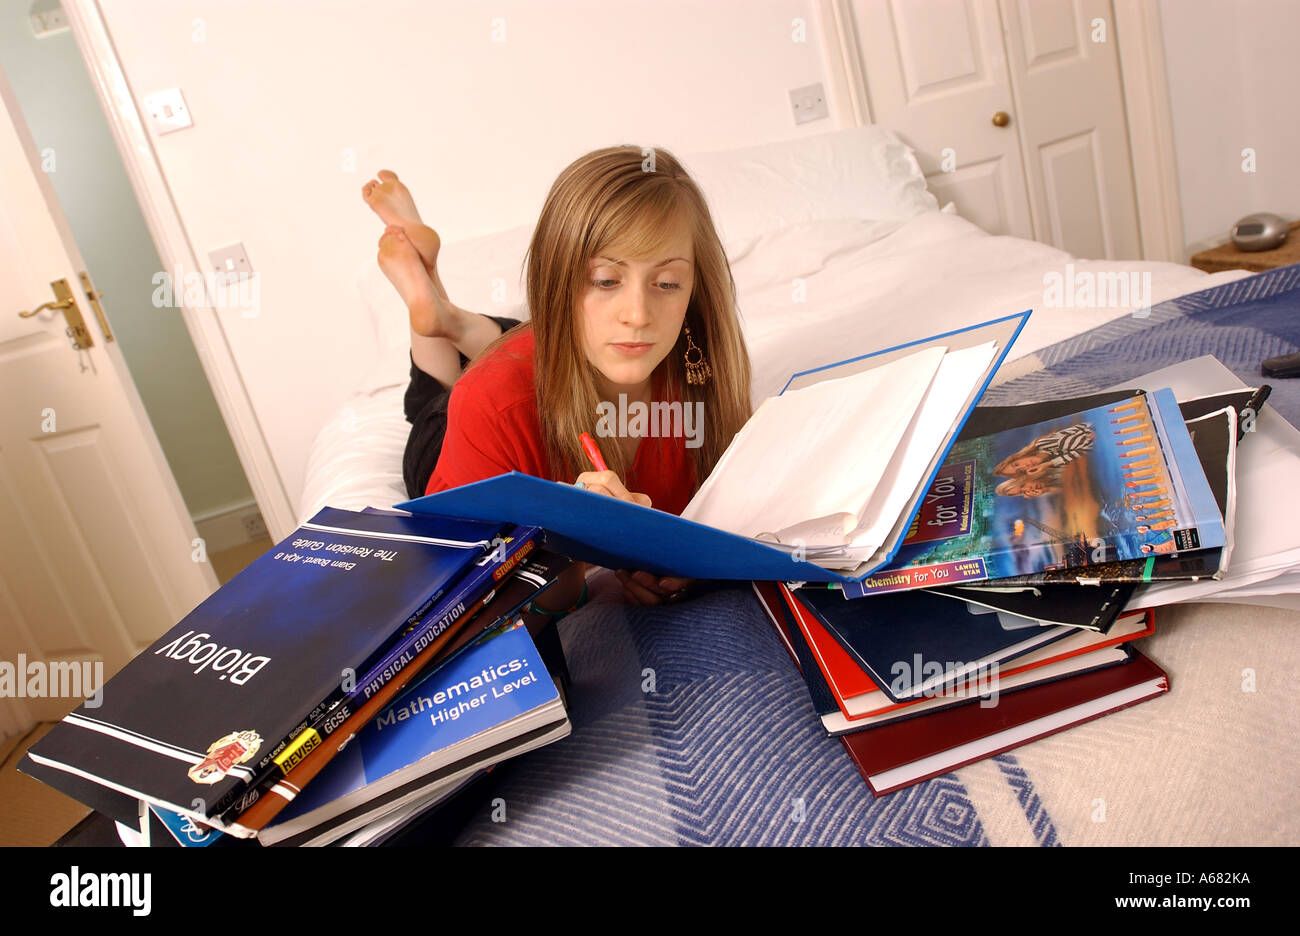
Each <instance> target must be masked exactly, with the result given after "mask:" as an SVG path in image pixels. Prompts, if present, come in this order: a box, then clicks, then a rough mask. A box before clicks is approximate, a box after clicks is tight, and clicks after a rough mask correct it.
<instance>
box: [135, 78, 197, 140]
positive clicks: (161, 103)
mask: <svg viewBox="0 0 1300 936" xmlns="http://www.w3.org/2000/svg"><path fill="white" fill-rule="evenodd" d="M144 108H145V110H146V111H147V112H148V114H149V125H150V126H151V127H153V132H154V133H155V134H157V135H158V136H162V135H163V134H165V133H174V132H175V131H177V130H184V129H185V128H186V127H192V126H194V118H192V117H191V116H190V109H189V108H188V107H186V106H185V96H184V95H183V94H181V89H180V88H168V89H167V90H166V91H155V92H154V93H153V94H150V95H147V96H146V97H145V99H144Z"/></svg>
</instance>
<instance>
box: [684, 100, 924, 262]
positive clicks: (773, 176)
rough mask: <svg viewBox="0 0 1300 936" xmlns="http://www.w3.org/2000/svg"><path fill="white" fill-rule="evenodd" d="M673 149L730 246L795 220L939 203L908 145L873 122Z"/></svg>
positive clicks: (875, 216)
mask: <svg viewBox="0 0 1300 936" xmlns="http://www.w3.org/2000/svg"><path fill="white" fill-rule="evenodd" d="M678 156H679V157H680V159H681V161H682V163H683V165H684V166H685V167H686V169H687V171H688V172H690V174H691V175H692V176H693V177H694V178H695V180H696V182H698V183H699V185H700V188H701V189H702V190H703V191H704V195H705V197H706V198H707V199H708V201H709V208H710V210H711V211H712V212H713V220H714V223H715V224H717V226H718V231H719V234H720V236H721V237H722V240H723V242H724V243H725V244H727V245H728V247H732V246H737V247H738V246H739V245H740V242H741V241H746V240H749V239H750V238H753V237H755V236H758V235H760V234H764V233H766V232H768V231H773V230H776V229H778V228H782V227H785V226H787V225H789V224H794V223H797V222H800V221H821V220H832V219H838V218H859V219H862V220H867V221H907V220H909V219H911V218H913V217H915V216H916V215H918V214H921V213H922V212H926V211H938V210H939V203H938V201H937V200H936V199H935V197H934V196H933V195H932V194H930V192H929V190H928V189H927V188H926V186H925V176H924V174H923V173H922V172H921V167H920V165H919V164H918V163H917V161H916V157H915V156H914V155H913V153H912V149H911V148H910V147H909V146H908V145H907V144H905V143H904V142H903V141H902V140H900V139H899V138H898V136H897V135H896V134H895V133H894V132H893V131H892V130H890V129H888V128H887V127H882V126H879V125H875V124H872V125H869V126H865V127H851V128H849V129H847V130H836V131H833V132H831V133H824V134H819V135H817V136H807V137H798V138H796V139H793V140H781V141H779V142H776V143H764V144H761V145H759V146H750V147H745V148H744V149H732V150H723V151H720V152H713V153H696V154H686V153H680V154H678ZM728 253H731V251H730V250H729V251H728Z"/></svg>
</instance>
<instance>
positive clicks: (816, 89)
mask: <svg viewBox="0 0 1300 936" xmlns="http://www.w3.org/2000/svg"><path fill="white" fill-rule="evenodd" d="M790 106H791V107H792V108H793V109H794V122H795V123H797V124H803V123H808V121H810V120H822V119H824V118H826V117H829V116H830V112H829V110H828V108H827V106H826V92H825V91H824V90H823V89H822V86H821V85H820V84H811V85H804V86H803V87H802V88H795V89H794V90H793V91H791V92H790Z"/></svg>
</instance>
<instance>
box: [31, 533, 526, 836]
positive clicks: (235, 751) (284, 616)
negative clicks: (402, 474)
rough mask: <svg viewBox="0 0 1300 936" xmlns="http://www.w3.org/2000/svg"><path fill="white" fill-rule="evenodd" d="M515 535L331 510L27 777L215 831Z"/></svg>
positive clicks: (241, 578)
mask: <svg viewBox="0 0 1300 936" xmlns="http://www.w3.org/2000/svg"><path fill="white" fill-rule="evenodd" d="M502 529H503V526H502V525H501V524H499V523H480V522H475V521H461V520H451V519H447V518H429V517H415V516H395V515H388V514H364V513H357V512H353V511H348V510H337V509H333V508H325V509H323V510H321V511H320V512H319V513H317V514H316V515H315V516H314V517H313V518H312V519H311V521H310V522H308V523H305V524H303V525H302V526H301V527H300V528H299V529H298V530H296V531H295V532H294V533H293V534H291V535H290V536H289V537H287V538H286V539H284V540H282V541H281V542H280V543H278V544H277V545H276V546H275V547H274V548H273V549H271V550H270V551H268V552H267V553H265V554H264V555H263V556H261V557H260V558H258V559H257V560H256V561H254V562H253V563H252V564H251V565H249V566H248V568H246V569H245V570H244V571H243V572H241V573H240V574H239V575H237V576H236V577H235V578H234V579H232V580H231V581H230V582H228V583H227V584H226V585H225V586H223V587H222V588H220V589H218V590H217V591H216V592H214V593H213V594H212V595H211V596H209V597H208V598H207V599H206V600H205V601H204V602H203V603H201V604H200V605H199V606H198V607H197V608H195V609H194V610H193V611H191V612H190V613H189V614H188V615H186V617H185V618H184V619H183V620H182V621H181V622H180V623H179V624H177V625H176V626H175V627H174V628H172V629H171V630H170V631H168V632H167V633H166V634H164V635H163V636H162V637H160V638H159V639H158V640H157V641H155V642H154V644H153V645H152V646H150V647H149V648H148V649H147V650H145V651H144V652H143V653H141V654H139V655H138V656H137V657H136V658H135V659H134V660H132V661H131V662H130V663H128V664H127V665H126V666H125V667H123V669H122V670H121V671H120V672H119V673H118V674H117V675H116V676H114V677H113V678H112V679H111V680H109V682H108V683H107V684H106V685H105V686H104V690H103V693H102V700H101V701H102V704H100V705H99V706H98V707H91V706H92V704H93V702H94V700H90V701H89V702H87V703H86V704H83V705H81V706H79V707H78V708H77V709H76V710H75V711H74V712H72V713H71V714H70V715H68V716H66V717H65V718H64V719H63V720H62V721H61V722H60V723H59V724H58V725H56V726H55V727H54V728H53V729H52V730H51V731H50V732H49V733H48V734H47V735H46V736H45V737H44V738H42V739H41V740H40V741H38V742H37V743H36V744H34V745H33V746H32V747H31V749H30V750H29V751H28V754H27V756H26V757H25V758H24V759H23V761H22V762H20V765H19V768H20V769H23V770H24V771H25V772H30V773H32V774H33V775H34V776H36V777H37V778H38V779H40V780H42V781H43V782H45V783H48V784H50V785H51V786H54V787H56V788H59V789H63V788H64V787H65V785H66V786H67V789H66V791H65V792H68V793H69V795H72V796H77V794H78V791H84V790H86V789H87V784H91V785H93V786H95V787H101V788H103V789H104V790H105V791H108V793H109V794H111V795H109V796H107V797H106V803H107V804H108V806H109V807H110V809H111V808H112V806H113V805H114V804H115V803H117V802H120V800H121V798H122V797H123V796H126V797H132V798H134V799H137V800H146V801H148V802H150V803H152V804H154V805H157V806H160V807H162V808H164V809H170V810H173V811H175V812H178V813H180V814H182V815H185V816H188V817H190V818H192V819H196V820H198V821H199V822H202V823H205V824H214V818H213V817H215V816H217V815H219V814H220V813H221V811H222V810H223V809H224V808H226V806H228V805H229V804H230V803H231V802H232V801H233V800H234V799H235V798H237V797H238V796H239V794H240V791H241V790H243V789H244V788H245V787H246V785H247V784H248V783H249V782H250V781H252V780H253V779H254V778H255V777H257V776H258V775H259V773H260V772H261V771H263V770H265V769H266V767H267V766H268V765H270V764H274V760H275V757H276V756H277V755H278V754H280V753H282V752H283V751H284V750H286V748H287V746H288V745H289V742H290V741H291V740H292V739H293V738H294V737H296V736H297V735H298V734H299V733H301V731H302V730H303V729H305V727H306V726H308V725H310V724H312V723H313V721H314V720H315V718H317V717H319V715H320V714H321V713H323V712H325V711H328V710H329V708H330V707H331V706H332V704H333V703H334V702H335V701H337V700H338V699H339V698H341V696H342V695H343V693H344V692H345V689H344V685H345V682H344V680H343V676H344V674H345V673H347V672H357V671H360V672H365V671H366V669H367V666H368V664H370V663H372V662H374V661H375V660H376V659H377V658H379V657H380V656H382V654H383V653H384V651H385V650H386V649H388V648H389V647H390V646H391V645H392V642H393V641H394V640H396V639H398V637H399V636H400V634H401V633H402V631H403V630H404V629H405V628H407V627H409V626H410V625H412V624H414V623H415V622H417V621H418V620H420V618H421V616H422V615H424V614H426V613H427V612H428V611H429V610H430V608H431V607H432V606H433V604H434V603H435V602H436V601H437V600H438V599H439V598H440V597H442V596H443V594H444V593H445V592H446V591H447V589H448V588H450V587H451V586H452V585H453V583H454V582H455V581H456V580H457V579H458V578H459V577H460V576H461V575H462V574H463V573H464V572H465V570H466V569H467V568H468V567H469V566H470V565H472V564H473V562H474V561H475V560H477V559H479V558H480V557H482V556H483V555H484V554H486V553H487V552H489V551H490V550H491V549H493V548H494V543H496V542H499V539H500V537H499V534H500V532H501V531H502ZM29 764H30V765H32V766H33V768H34V769H32V770H26V765H29ZM65 779H66V780H67V781H69V782H68V783H67V784H65V783H64V780H65ZM90 805H92V806H95V807H96V808H98V806H99V802H98V800H96V801H95V802H90ZM217 824H218V825H219V823H217Z"/></svg>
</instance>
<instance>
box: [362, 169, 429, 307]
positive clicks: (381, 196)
mask: <svg viewBox="0 0 1300 936" xmlns="http://www.w3.org/2000/svg"><path fill="white" fill-rule="evenodd" d="M361 197H362V198H364V199H365V202H366V204H367V205H369V206H370V208H371V210H373V211H374V212H375V214H377V215H379V217H380V219H381V220H383V222H384V223H385V224H391V225H396V226H397V227H400V228H401V229H402V230H404V231H405V232H406V237H407V240H409V241H410V242H411V243H412V244H413V245H414V246H415V250H416V252H417V253H419V255H420V260H421V262H423V263H424V268H425V269H426V270H428V271H429V278H430V279H432V280H433V282H434V285H436V286H438V287H439V288H441V286H442V284H441V282H440V281H439V280H438V248H439V247H441V246H442V240H441V238H439V237H438V232H437V231H435V230H434V229H433V228H431V227H429V226H428V225H427V224H425V223H424V222H423V221H421V220H420V212H419V211H417V210H416V208H415V199H414V198H412V197H411V192H410V190H409V189H408V188H407V187H406V186H405V185H403V184H402V181H401V180H400V179H399V178H397V173H395V172H390V171H389V170H387V169H380V170H379V177H378V179H371V180H370V181H369V182H367V183H366V184H365V185H363V186H362V187H361Z"/></svg>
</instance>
